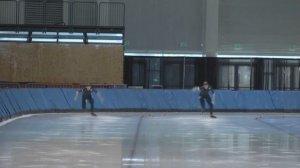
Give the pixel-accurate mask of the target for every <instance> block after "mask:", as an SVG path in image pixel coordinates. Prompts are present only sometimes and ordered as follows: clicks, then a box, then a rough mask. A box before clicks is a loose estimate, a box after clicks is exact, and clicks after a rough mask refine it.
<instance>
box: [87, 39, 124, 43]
mask: <svg viewBox="0 0 300 168" xmlns="http://www.w3.org/2000/svg"><path fill="white" fill-rule="evenodd" d="M88 43H99V44H101V43H105V44H123V40H101V39H88Z"/></svg>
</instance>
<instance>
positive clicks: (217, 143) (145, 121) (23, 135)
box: [0, 113, 300, 168]
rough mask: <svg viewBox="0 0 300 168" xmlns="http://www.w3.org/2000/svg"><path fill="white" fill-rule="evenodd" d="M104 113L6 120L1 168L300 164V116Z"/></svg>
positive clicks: (291, 167)
mask: <svg viewBox="0 0 300 168" xmlns="http://www.w3.org/2000/svg"><path fill="white" fill-rule="evenodd" d="M97 115H98V116H97V117H92V116H91V115H89V114H88V113H64V114H40V115H33V116H30V117H26V118H20V119H17V120H14V121H12V122H9V123H7V124H2V126H0V168H80V167H85V168H120V167H122V168H139V167H147V168H158V167H160V168H192V167H202V168H296V167H299V168H300V115H299V114H283V113H281V114H280V113H276V114H275V113H274V114H271V113H268V114H261V113H216V115H217V117H218V118H217V119H211V118H209V117H208V114H207V113H205V114H202V113H97ZM259 116H262V118H257V117H259Z"/></svg>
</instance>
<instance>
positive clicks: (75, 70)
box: [0, 43, 123, 84]
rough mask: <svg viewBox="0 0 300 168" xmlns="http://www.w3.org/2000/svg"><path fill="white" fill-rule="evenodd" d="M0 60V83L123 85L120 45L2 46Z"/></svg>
mask: <svg viewBox="0 0 300 168" xmlns="http://www.w3.org/2000/svg"><path fill="white" fill-rule="evenodd" d="M0 60H1V63H0V74H1V76H0V80H9V81H15V82H48V83H95V84H104V83H109V84H122V83H123V47H122V46H98V45H81V44H34V43H18V44H16V43H3V44H2V48H1V49H0ZM9 67H11V68H9ZM10 69H11V70H10Z"/></svg>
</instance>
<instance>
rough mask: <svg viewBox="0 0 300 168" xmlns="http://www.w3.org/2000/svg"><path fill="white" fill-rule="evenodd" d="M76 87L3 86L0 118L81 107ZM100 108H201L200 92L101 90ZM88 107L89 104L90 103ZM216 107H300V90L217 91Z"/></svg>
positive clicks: (222, 108) (97, 100) (98, 108)
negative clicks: (8, 87) (17, 87)
mask: <svg viewBox="0 0 300 168" xmlns="http://www.w3.org/2000/svg"><path fill="white" fill-rule="evenodd" d="M75 93H76V89H65V88H64V89H59V88H43V89H40V88H34V89H33V88H32V89H28V88H22V89H0V118H1V119H5V118H10V117H12V116H16V115H21V114H24V113H32V112H40V111H76V110H81V96H80V95H79V97H78V99H77V100H76V101H75V100H74V96H75ZM93 96H94V100H95V109H97V110H112V111H118V110H128V111H135V110H136V111H137V110H142V111H198V110H199V109H200V104H199V99H198V93H197V92H194V91H192V90H143V89H98V93H97V94H96V93H93ZM87 107H89V105H88V106H87ZM215 109H216V110H218V111H221V110H236V111H245V110H248V111H251V110H252V111H255V110H268V111H284V110H300V92H299V91H230V90H217V91H216V96H215Z"/></svg>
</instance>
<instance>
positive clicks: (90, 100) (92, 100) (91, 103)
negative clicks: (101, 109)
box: [88, 97, 96, 116]
mask: <svg viewBox="0 0 300 168" xmlns="http://www.w3.org/2000/svg"><path fill="white" fill-rule="evenodd" d="M88 100H89V102H90V105H91V115H92V116H96V114H95V113H94V99H93V98H92V97H89V98H88Z"/></svg>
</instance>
